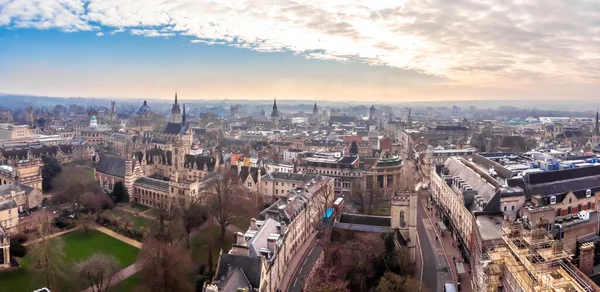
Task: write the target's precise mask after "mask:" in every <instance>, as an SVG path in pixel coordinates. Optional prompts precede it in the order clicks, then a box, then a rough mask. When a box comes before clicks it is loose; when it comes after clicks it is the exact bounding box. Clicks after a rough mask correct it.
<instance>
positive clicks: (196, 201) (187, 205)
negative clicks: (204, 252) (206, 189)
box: [177, 195, 207, 248]
mask: <svg viewBox="0 0 600 292" xmlns="http://www.w3.org/2000/svg"><path fill="white" fill-rule="evenodd" d="M177 208H178V209H179V210H178V212H177V213H178V215H179V217H180V218H178V219H179V220H178V221H179V222H180V223H181V225H182V228H183V230H184V232H185V243H186V246H187V248H191V246H192V245H191V240H190V233H191V232H192V229H193V228H194V227H197V226H200V224H202V223H203V222H204V221H205V220H206V219H207V215H206V209H205V208H204V206H203V205H202V197H201V196H194V195H190V196H189V197H188V198H186V200H184V201H183V202H180V203H179V204H178V206H177Z"/></svg>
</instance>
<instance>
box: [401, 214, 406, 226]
mask: <svg viewBox="0 0 600 292" xmlns="http://www.w3.org/2000/svg"><path fill="white" fill-rule="evenodd" d="M404 227H406V221H405V220H404V210H400V228H404Z"/></svg>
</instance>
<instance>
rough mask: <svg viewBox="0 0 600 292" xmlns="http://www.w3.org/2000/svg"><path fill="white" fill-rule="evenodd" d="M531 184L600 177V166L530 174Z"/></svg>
mask: <svg viewBox="0 0 600 292" xmlns="http://www.w3.org/2000/svg"><path fill="white" fill-rule="evenodd" d="M528 176H529V183H530V184H531V185H535V184H542V183H551V182H556V181H564V180H573V179H578V178H584V177H588V176H600V166H590V167H581V168H573V169H564V170H554V171H545V172H539V173H530V174H528Z"/></svg>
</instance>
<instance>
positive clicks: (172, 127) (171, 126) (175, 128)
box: [165, 123, 187, 134]
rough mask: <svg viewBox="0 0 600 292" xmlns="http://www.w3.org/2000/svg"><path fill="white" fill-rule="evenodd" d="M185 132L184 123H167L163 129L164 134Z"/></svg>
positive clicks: (185, 126)
mask: <svg viewBox="0 0 600 292" xmlns="http://www.w3.org/2000/svg"><path fill="white" fill-rule="evenodd" d="M186 130H187V124H185V123H168V124H167V127H165V134H179V133H183V132H185V131H186Z"/></svg>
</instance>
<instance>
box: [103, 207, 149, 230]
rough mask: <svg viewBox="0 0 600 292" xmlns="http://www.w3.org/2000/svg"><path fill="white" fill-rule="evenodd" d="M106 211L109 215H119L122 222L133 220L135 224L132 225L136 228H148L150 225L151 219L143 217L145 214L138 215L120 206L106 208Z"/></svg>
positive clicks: (132, 222)
mask: <svg viewBox="0 0 600 292" xmlns="http://www.w3.org/2000/svg"><path fill="white" fill-rule="evenodd" d="M104 212H105V213H106V214H107V215H111V216H115V217H118V218H119V221H120V222H123V223H125V222H127V221H131V224H133V226H132V227H134V228H135V229H138V230H141V229H143V228H146V227H148V226H149V225H150V224H149V223H150V222H149V221H150V220H151V219H148V218H147V217H143V216H136V215H135V214H133V213H131V212H128V211H124V210H121V209H119V208H114V209H111V210H106V211H104ZM131 224H130V226H131Z"/></svg>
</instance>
